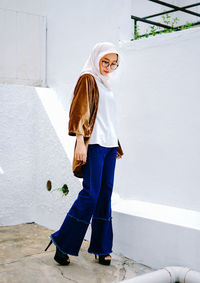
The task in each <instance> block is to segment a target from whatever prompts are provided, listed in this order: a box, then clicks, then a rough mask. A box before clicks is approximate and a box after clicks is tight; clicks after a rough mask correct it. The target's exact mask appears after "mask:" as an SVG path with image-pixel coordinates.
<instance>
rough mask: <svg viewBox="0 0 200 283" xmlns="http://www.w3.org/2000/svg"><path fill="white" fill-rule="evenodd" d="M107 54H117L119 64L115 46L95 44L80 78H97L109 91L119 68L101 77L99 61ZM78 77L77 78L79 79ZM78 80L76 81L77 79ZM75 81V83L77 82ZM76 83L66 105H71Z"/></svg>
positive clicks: (107, 43) (103, 43)
mask: <svg viewBox="0 0 200 283" xmlns="http://www.w3.org/2000/svg"><path fill="white" fill-rule="evenodd" d="M109 53H116V54H118V64H119V63H120V57H121V56H119V51H118V50H117V48H116V46H115V45H114V44H113V43H111V42H99V43H97V44H95V46H94V47H93V49H92V52H91V53H90V55H89V57H88V59H87V60H86V62H85V64H84V66H83V68H82V70H81V73H80V76H81V75H83V74H92V75H93V76H94V77H95V78H99V79H100V80H101V82H102V83H103V84H104V85H105V86H106V87H107V88H108V89H109V90H111V84H112V83H113V82H114V81H115V80H116V79H117V76H118V75H119V74H118V69H119V67H118V68H117V69H116V70H115V71H114V72H112V73H109V74H108V75H107V76H103V75H102V74H101V73H100V70H99V60H100V59H101V58H102V57H104V55H106V54H109ZM80 76H79V78H80ZM79 78H78V79H79ZM78 79H77V81H78ZM76 83H77V82H76ZM76 83H75V84H74V86H73V87H72V92H71V95H70V97H69V103H68V105H71V103H72V99H73V96H74V88H75V86H76Z"/></svg>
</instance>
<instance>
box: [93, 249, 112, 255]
mask: <svg viewBox="0 0 200 283" xmlns="http://www.w3.org/2000/svg"><path fill="white" fill-rule="evenodd" d="M88 253H90V254H95V255H107V254H111V253H112V250H111V251H108V252H104V253H96V252H90V251H89V250H88Z"/></svg>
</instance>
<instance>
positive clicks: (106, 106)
mask: <svg viewBox="0 0 200 283" xmlns="http://www.w3.org/2000/svg"><path fill="white" fill-rule="evenodd" d="M95 79H96V82H97V86H98V89H99V104H98V110H97V115H96V119H95V123H94V127H93V130H92V134H91V136H90V140H89V144H95V143H97V144H99V145H102V146H105V147H116V146H118V135H117V119H116V102H115V97H114V94H113V92H112V91H111V90H109V89H108V88H107V87H105V86H104V84H103V83H102V82H101V81H100V79H99V78H96V77H95Z"/></svg>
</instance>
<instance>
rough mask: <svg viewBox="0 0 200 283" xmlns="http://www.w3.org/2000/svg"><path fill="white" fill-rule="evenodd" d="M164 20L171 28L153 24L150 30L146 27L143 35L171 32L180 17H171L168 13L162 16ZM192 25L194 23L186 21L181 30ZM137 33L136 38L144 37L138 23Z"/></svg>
mask: <svg viewBox="0 0 200 283" xmlns="http://www.w3.org/2000/svg"><path fill="white" fill-rule="evenodd" d="M162 20H163V23H164V24H166V25H168V26H169V27H170V28H164V29H162V28H161V27H160V26H155V25H151V26H150V30H149V29H146V31H145V34H144V35H143V36H145V37H146V38H148V37H149V36H151V35H152V36H155V35H157V34H161V33H170V32H173V31H175V30H176V28H175V25H176V24H177V23H178V21H179V19H178V18H177V17H175V18H171V16H169V15H168V14H165V15H163V16H162ZM191 26H192V23H190V22H186V24H185V25H183V26H181V28H180V29H181V30H183V29H188V28H190V27H191ZM135 31H136V32H135V35H134V39H136V40H137V39H140V38H141V37H142V35H140V33H139V26H138V25H136V28H135Z"/></svg>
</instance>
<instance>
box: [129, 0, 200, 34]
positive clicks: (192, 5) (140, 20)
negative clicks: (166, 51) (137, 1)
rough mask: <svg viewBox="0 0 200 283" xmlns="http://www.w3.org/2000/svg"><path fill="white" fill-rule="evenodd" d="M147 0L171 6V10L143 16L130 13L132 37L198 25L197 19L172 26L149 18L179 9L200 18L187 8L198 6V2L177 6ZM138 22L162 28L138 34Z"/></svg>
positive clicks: (156, 0)
mask: <svg viewBox="0 0 200 283" xmlns="http://www.w3.org/2000/svg"><path fill="white" fill-rule="evenodd" d="M149 1H151V2H155V3H157V4H160V5H163V6H167V7H170V8H172V10H168V11H165V12H162V13H157V14H153V15H150V16H147V17H143V18H140V17H137V16H133V15H131V19H133V20H134V39H138V38H139V37H148V36H149V35H155V34H158V33H164V32H166V31H167V32H169V31H179V30H182V29H184V28H187V27H191V26H196V25H200V21H197V22H194V23H189V24H188V25H180V26H176V27H174V26H170V25H168V24H165V23H160V22H156V21H152V20H149V19H150V18H153V17H158V16H162V15H165V14H167V15H168V14H170V13H173V12H176V11H181V12H184V13H187V14H190V15H193V16H197V17H199V18H200V14H199V13H196V12H193V11H190V10H187V9H188V8H192V7H196V6H199V5H200V2H197V3H194V4H191V5H187V6H184V7H178V6H175V5H172V4H170V3H167V2H164V1H158V0H149ZM138 22H143V23H146V24H150V25H153V26H156V27H160V28H163V30H159V31H155V30H154V31H153V32H149V33H145V34H140V35H139V34H138Z"/></svg>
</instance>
